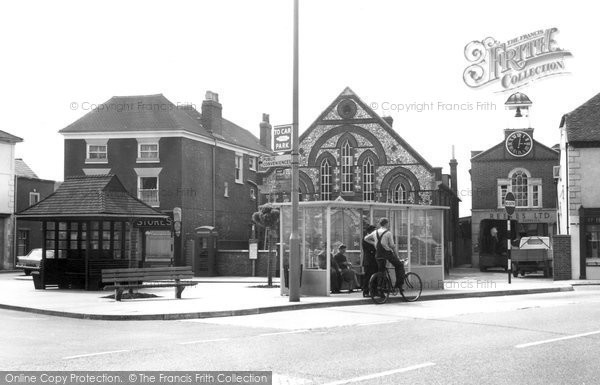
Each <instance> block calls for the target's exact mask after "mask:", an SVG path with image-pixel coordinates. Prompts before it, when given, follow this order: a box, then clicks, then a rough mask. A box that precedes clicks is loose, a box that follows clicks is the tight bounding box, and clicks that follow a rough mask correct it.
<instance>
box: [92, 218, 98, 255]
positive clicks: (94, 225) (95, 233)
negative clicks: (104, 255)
mask: <svg viewBox="0 0 600 385" xmlns="http://www.w3.org/2000/svg"><path fill="white" fill-rule="evenodd" d="M99 248H100V222H97V221H92V222H91V223H90V249H91V250H98V249H99Z"/></svg>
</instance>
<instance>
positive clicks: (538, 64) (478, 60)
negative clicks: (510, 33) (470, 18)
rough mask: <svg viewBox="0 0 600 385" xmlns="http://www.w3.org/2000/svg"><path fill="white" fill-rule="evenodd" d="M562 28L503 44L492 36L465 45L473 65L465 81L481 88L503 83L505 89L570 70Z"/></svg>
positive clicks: (569, 54)
mask: <svg viewBox="0 0 600 385" xmlns="http://www.w3.org/2000/svg"><path fill="white" fill-rule="evenodd" d="M557 32H558V28H548V29H545V30H544V29H541V30H538V31H535V32H532V33H528V34H525V35H521V36H519V37H516V38H514V39H511V40H508V41H507V42H504V43H501V42H499V41H497V40H496V39H494V38H492V37H488V38H486V39H483V40H481V41H472V42H470V43H469V44H467V45H466V46H465V58H466V59H467V61H468V62H469V66H468V67H467V68H466V69H465V71H464V73H463V79H464V81H465V84H466V85H467V86H469V87H471V88H480V87H483V86H487V85H491V84H493V83H500V85H501V87H502V91H508V90H511V89H515V88H519V87H522V86H524V85H526V84H528V83H530V82H532V81H534V80H538V79H541V78H545V77H548V76H554V75H559V74H564V73H566V70H565V62H564V59H565V58H566V57H569V56H571V52H569V51H567V50H564V49H562V48H559V47H558V45H557V43H556V40H555V38H556V36H555V35H556V33H557Z"/></svg>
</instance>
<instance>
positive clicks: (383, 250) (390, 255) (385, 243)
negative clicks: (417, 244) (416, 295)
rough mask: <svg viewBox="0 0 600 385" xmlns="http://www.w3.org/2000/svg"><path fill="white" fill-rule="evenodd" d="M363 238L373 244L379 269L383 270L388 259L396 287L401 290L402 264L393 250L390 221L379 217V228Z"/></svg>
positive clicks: (402, 279)
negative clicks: (392, 269) (393, 273)
mask: <svg viewBox="0 0 600 385" xmlns="http://www.w3.org/2000/svg"><path fill="white" fill-rule="evenodd" d="M364 240H365V241H366V242H369V243H370V244H372V245H373V246H375V249H376V252H375V258H376V259H377V265H378V266H379V271H383V269H384V268H385V262H386V261H389V262H390V263H391V264H392V265H393V266H394V269H395V270H396V287H398V288H399V289H400V291H402V284H403V283H404V274H405V273H404V264H403V263H402V261H400V259H399V258H398V256H397V255H396V253H395V252H394V250H395V248H396V245H395V244H394V237H393V236H392V233H391V232H390V221H389V220H388V219H387V218H381V219H380V220H379V228H378V229H377V230H375V231H373V232H372V233H371V234H369V235H367V236H366V237H365V238H364Z"/></svg>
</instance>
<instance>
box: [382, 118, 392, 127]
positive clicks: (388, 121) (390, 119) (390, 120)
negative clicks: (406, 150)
mask: <svg viewBox="0 0 600 385" xmlns="http://www.w3.org/2000/svg"><path fill="white" fill-rule="evenodd" d="M383 120H385V121H386V122H387V124H389V125H390V127H393V124H394V118H392V117H391V116H384V117H383Z"/></svg>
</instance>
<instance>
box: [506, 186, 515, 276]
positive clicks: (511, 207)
mask: <svg viewBox="0 0 600 385" xmlns="http://www.w3.org/2000/svg"><path fill="white" fill-rule="evenodd" d="M516 203H517V202H516V201H515V195H514V194H513V193H512V192H510V191H509V192H507V193H506V196H505V197H504V209H505V210H506V214H508V220H507V221H506V242H507V244H506V271H508V283H511V275H512V260H511V257H510V252H511V248H512V244H511V242H510V233H511V231H510V216H511V215H513V214H514V213H515V207H516V206H517V204H516Z"/></svg>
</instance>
